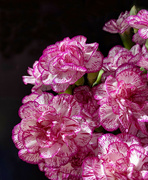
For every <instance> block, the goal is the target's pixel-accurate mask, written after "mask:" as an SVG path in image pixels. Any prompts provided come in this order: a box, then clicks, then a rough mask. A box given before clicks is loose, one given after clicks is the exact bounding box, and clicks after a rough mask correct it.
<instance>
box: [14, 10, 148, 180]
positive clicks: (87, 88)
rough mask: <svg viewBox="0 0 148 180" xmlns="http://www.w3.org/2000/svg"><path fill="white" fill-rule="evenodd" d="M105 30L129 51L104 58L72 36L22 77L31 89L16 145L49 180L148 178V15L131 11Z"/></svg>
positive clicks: (117, 51)
mask: <svg viewBox="0 0 148 180" xmlns="http://www.w3.org/2000/svg"><path fill="white" fill-rule="evenodd" d="M132 28H134V30H133V29H132ZM103 29H104V30H105V31H108V32H110V33H119V34H120V36H121V38H122V40H123V44H124V47H122V46H119V45H117V46H115V47H113V48H112V49H111V50H110V51H109V53H108V56H107V57H104V56H103V55H102V53H101V52H100V51H99V50H98V43H91V44H87V43H86V37H84V36H81V35H80V36H76V37H73V38H72V39H70V38H68V37H67V38H65V39H64V40H63V41H60V42H57V43H55V44H54V45H50V46H48V47H47V48H46V49H45V50H44V51H43V55H42V56H41V57H40V58H39V60H38V61H35V63H34V65H33V68H29V69H28V74H29V76H23V81H24V83H25V84H28V83H29V84H32V85H33V88H32V90H31V91H32V92H31V94H30V95H28V96H26V97H24V99H23V100H22V103H23V105H22V106H21V107H20V109H19V116H20V118H21V119H22V120H21V122H20V123H19V124H18V125H16V126H15V127H14V129H13V132H12V139H13V142H14V143H15V145H16V147H17V148H18V149H19V152H18V155H19V157H20V158H21V159H22V160H24V161H26V162H28V163H31V164H37V165H38V166H39V169H40V170H41V171H43V172H45V175H46V176H47V178H48V179H51V180H66V179H68V180H82V179H83V180H90V179H91V180H113V179H116V180H147V179H148V80H147V77H148V75H147V70H148V41H147V39H148V11H146V10H143V9H142V10H140V11H139V12H138V13H137V12H136V11H135V7H133V8H132V9H131V11H130V12H128V11H126V12H125V13H121V14H120V16H119V18H118V19H117V20H113V19H112V20H110V21H109V22H107V23H106V24H105V26H104V28H103ZM132 30H133V31H132ZM131 33H132V34H131ZM131 37H132V38H131ZM53 91H54V94H53V93H52V92H53Z"/></svg>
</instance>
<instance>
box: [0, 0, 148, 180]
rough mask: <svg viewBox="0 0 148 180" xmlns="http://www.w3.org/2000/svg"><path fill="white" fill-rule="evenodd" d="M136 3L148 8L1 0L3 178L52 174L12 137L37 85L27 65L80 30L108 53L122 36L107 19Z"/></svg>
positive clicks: (73, 0)
mask: <svg viewBox="0 0 148 180" xmlns="http://www.w3.org/2000/svg"><path fill="white" fill-rule="evenodd" d="M134 4H136V5H138V6H139V7H141V8H148V3H146V1H145V0H139V1H130V0H110V1H108V0H94V1H93V0H54V1H52V0H42V1H41V2H40V1H38V0H30V1H29V0H13V1H12V0H7V1H4V0H0V180H26V179H27V180H33V179H36V180H44V179H47V178H46V177H45V176H44V173H43V172H40V171H39V169H38V166H37V165H31V164H27V163H26V162H23V161H22V160H20V159H19V158H18V155H17V153H18V150H17V149H16V147H15V145H14V144H13V142H12V139H11V134H12V133H11V132H12V129H13V127H14V126H15V125H16V124H18V123H19V122H20V118H19V116H18V109H19V107H20V106H21V100H22V98H23V97H24V96H25V95H28V94H30V90H31V87H32V86H31V85H24V84H23V82H22V76H23V75H27V68H28V66H29V67H32V64H33V63H34V61H35V60H38V59H39V57H40V56H41V55H42V51H43V49H45V48H46V46H48V45H50V44H54V43H55V42H56V41H60V40H63V38H65V37H70V38H72V37H73V36H76V35H84V36H86V37H87V43H92V42H98V43H99V47H100V50H101V52H102V53H103V54H104V56H107V54H108V51H109V49H110V48H111V47H113V46H114V45H118V44H121V40H120V38H119V35H118V34H109V33H107V32H104V31H103V30H102V27H103V25H104V23H105V22H107V21H108V20H110V19H113V18H115V19H117V17H118V16H119V14H120V13H121V12H124V11H125V10H128V11H129V10H130V8H131V7H132V5H134Z"/></svg>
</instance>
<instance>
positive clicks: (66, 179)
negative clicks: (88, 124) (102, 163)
mask: <svg viewBox="0 0 148 180" xmlns="http://www.w3.org/2000/svg"><path fill="white" fill-rule="evenodd" d="M101 135H102V133H97V134H93V135H92V138H91V140H90V141H89V143H88V144H87V145H86V146H85V147H83V148H78V152H77V153H76V154H75V155H73V156H71V158H70V160H69V161H68V163H67V164H65V165H62V166H60V167H57V168H51V166H50V162H48V161H46V162H41V163H39V168H40V170H41V171H44V172H45V175H46V176H47V177H48V178H49V179H52V180H82V164H83V161H84V160H85V159H86V158H88V157H91V156H97V154H98V138H99V137H100V136H101Z"/></svg>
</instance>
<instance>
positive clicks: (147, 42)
mask: <svg viewBox="0 0 148 180" xmlns="http://www.w3.org/2000/svg"><path fill="white" fill-rule="evenodd" d="M145 47H146V49H147V51H148V39H147V40H146V43H145Z"/></svg>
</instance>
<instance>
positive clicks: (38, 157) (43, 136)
mask: <svg viewBox="0 0 148 180" xmlns="http://www.w3.org/2000/svg"><path fill="white" fill-rule="evenodd" d="M23 102H24V104H23V105H22V106H21V107H20V110H19V115H20V117H21V118H22V121H21V122H20V123H19V124H18V125H16V126H15V127H14V129H13V135H12V138H13V141H14V143H15V145H16V147H17V148H18V149H19V157H20V158H21V159H22V160H24V161H26V162H28V163H33V164H38V163H41V162H42V161H48V162H50V167H59V166H61V165H63V164H66V163H67V162H68V161H69V160H70V158H71V156H72V155H75V154H76V153H77V151H78V148H80V147H84V146H86V145H87V144H88V143H89V141H90V139H91V129H90V128H89V126H88V124H87V122H86V121H85V119H82V117H81V116H80V111H81V106H80V105H79V103H78V102H77V101H76V100H74V98H73V97H72V96H71V95H66V94H65V95H59V96H54V97H53V95H51V94H48V93H44V94H42V95H40V96H38V95H37V94H31V95H30V96H27V97H25V98H24V100H23Z"/></svg>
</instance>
